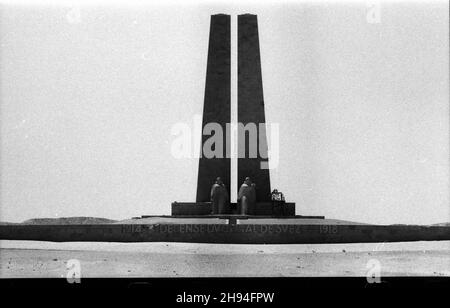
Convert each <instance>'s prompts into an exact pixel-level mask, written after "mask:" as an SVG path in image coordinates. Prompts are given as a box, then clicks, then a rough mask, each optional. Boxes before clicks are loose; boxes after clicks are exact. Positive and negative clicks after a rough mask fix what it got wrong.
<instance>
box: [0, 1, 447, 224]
mask: <svg viewBox="0 0 450 308" xmlns="http://www.w3.org/2000/svg"><path fill="white" fill-rule="evenodd" d="M0 3H2V4H1V7H0V9H1V11H0V44H1V49H0V115H1V116H0V120H1V131H0V132H1V134H0V137H1V139H0V142H1V143H0V145H1V152H0V154H1V156H0V159H1V161H0V162H1V169H0V170H1V186H0V197H1V199H0V200H1V203H0V220H2V221H13V222H17V221H22V220H25V219H28V218H32V217H61V216H100V217H107V218H113V219H124V218H129V217H131V216H140V215H143V214H170V204H171V202H172V201H176V200H177V201H194V200H195V194H196V184H197V172H198V170H197V169H198V160H197V159H195V158H192V159H175V158H174V157H172V156H171V152H170V149H171V144H172V141H173V140H174V139H175V137H174V136H171V134H170V130H171V127H172V126H173V125H175V124H176V123H179V122H184V123H187V124H189V125H193V119H194V115H201V112H202V106H203V96H204V85H205V72H206V60H207V49H208V36H209V22H210V15H211V14H216V13H227V14H231V15H232V31H233V35H232V48H233V53H232V63H234V67H233V70H232V81H233V84H234V85H232V87H234V88H233V91H232V101H233V102H235V101H236V97H235V96H236V89H235V88H236V85H235V82H236V68H235V64H236V61H235V58H236V51H235V50H234V49H236V42H235V40H236V33H235V32H236V15H237V14H242V13H253V14H257V15H258V21H259V33H260V44H261V57H262V73H263V86H264V100H265V104H266V118H267V121H268V122H269V123H279V125H280V134H281V136H280V142H281V143H280V163H279V166H278V168H276V169H275V170H271V177H272V184H273V187H276V188H278V189H279V190H281V191H283V192H284V193H285V195H286V198H287V199H288V200H289V201H293V202H296V203H297V214H304V215H325V216H326V217H329V218H337V219H347V220H355V221H362V222H369V223H418V224H422V223H423V224H426V223H437V222H443V221H449V220H450V209H449V167H450V166H449V157H450V156H449V140H450V139H449V72H448V71H449V31H448V29H449V15H448V12H449V10H448V3H447V2H446V1H424V3H419V2H381V6H380V20H379V21H380V22H379V23H369V22H368V20H367V18H366V17H367V14H368V11H369V10H370V9H371V8H372V7H371V6H367V5H366V3H365V2H361V3H359V4H357V3H354V2H337V1H332V2H327V1H321V2H320V3H316V4H314V3H312V2H297V3H294V2H292V1H291V2H283V1H276V2H275V1H274V2H269V1H266V2H264V3H263V4H261V2H260V1H254V2H246V3H244V4H243V2H242V1H240V2H239V4H238V2H228V4H226V5H225V4H220V3H215V4H212V3H211V2H205V1H203V2H184V4H183V5H180V3H177V2H173V3H169V4H165V5H159V4H150V5H141V2H138V1H122V2H121V1H114V2H113V4H109V5H107V4H106V3H109V2H107V1H104V3H102V2H96V3H95V4H94V5H92V4H90V5H80V6H73V5H69V4H55V3H66V2H61V1H41V2H39V1H37V3H38V4H33V3H32V2H30V1H28V2H21V1H19V3H18V4H12V1H0ZM82 3H85V2H82ZM233 108H235V107H233ZM234 110H235V109H234ZM232 191H235V189H234V188H233V190H232Z"/></svg>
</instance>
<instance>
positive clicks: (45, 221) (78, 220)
mask: <svg viewBox="0 0 450 308" xmlns="http://www.w3.org/2000/svg"><path fill="white" fill-rule="evenodd" d="M114 222H116V221H115V220H112V219H107V218H98V217H60V218H33V219H28V220H25V221H24V222H23V224H29V225H88V224H110V223H114Z"/></svg>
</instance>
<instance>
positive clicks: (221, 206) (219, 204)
mask: <svg viewBox="0 0 450 308" xmlns="http://www.w3.org/2000/svg"><path fill="white" fill-rule="evenodd" d="M229 200H230V198H229V196H228V192H227V189H226V187H225V184H223V182H222V179H221V178H220V177H218V178H217V179H216V182H215V183H214V184H213V186H212V188H211V205H212V214H226V213H227V212H228V204H229Z"/></svg>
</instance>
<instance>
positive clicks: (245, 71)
mask: <svg viewBox="0 0 450 308" xmlns="http://www.w3.org/2000/svg"><path fill="white" fill-rule="evenodd" d="M281 108H282V107H281ZM238 123H242V124H244V125H247V124H255V125H256V127H257V131H258V135H259V137H260V138H258V144H257V149H258V153H257V157H255V158H250V157H249V154H250V153H249V149H250V146H249V144H250V143H249V139H248V138H243V136H239V135H238V153H244V152H245V158H238V162H237V168H238V186H240V185H241V184H242V183H243V182H244V179H245V177H251V178H252V181H253V182H254V183H255V184H256V200H257V201H270V192H271V190H270V174H269V169H261V162H263V161H264V162H267V161H268V159H267V153H268V147H267V136H266V126H265V125H266V118H265V113H264V95H263V84H262V74H261V56H260V49H259V35H258V20H257V17H256V15H251V14H244V15H238ZM260 124H262V125H261V127H260ZM240 157H241V156H240ZM238 189H239V188H238Z"/></svg>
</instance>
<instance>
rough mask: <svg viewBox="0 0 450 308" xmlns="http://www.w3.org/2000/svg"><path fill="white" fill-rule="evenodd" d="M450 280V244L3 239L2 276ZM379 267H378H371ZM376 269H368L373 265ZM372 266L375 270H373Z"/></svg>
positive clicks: (0, 267) (0, 243)
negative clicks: (75, 269)
mask: <svg viewBox="0 0 450 308" xmlns="http://www.w3.org/2000/svg"><path fill="white" fill-rule="evenodd" d="M70 259H77V260H79V261H80V265H81V276H82V277H234V276H240V277H247V276H251V277H262V276H264V277H267V276H270V277H283V276H366V274H367V272H368V268H369V267H370V266H369V265H368V262H369V261H370V260H376V262H379V264H380V265H381V276H415V275H421V276H422V275H425V276H450V241H435V242H409V243H406V242H405V243H363V244H317V245H220V244H192V243H81V242H75V243H51V242H33V241H0V277H2V278H23V277H35V278H38V277H39V278H40V277H55V278H57V277H66V276H67V269H66V266H67V261H68V260H70ZM372 262H373V261H372ZM369 264H370V263H369ZM368 266H369V267H368Z"/></svg>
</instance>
